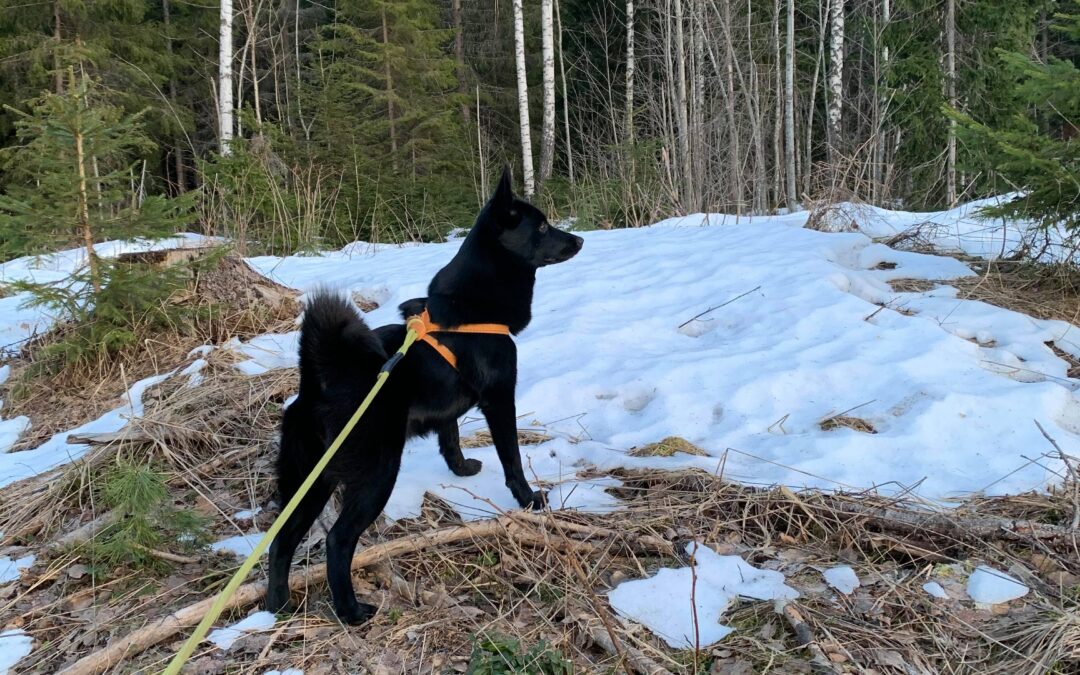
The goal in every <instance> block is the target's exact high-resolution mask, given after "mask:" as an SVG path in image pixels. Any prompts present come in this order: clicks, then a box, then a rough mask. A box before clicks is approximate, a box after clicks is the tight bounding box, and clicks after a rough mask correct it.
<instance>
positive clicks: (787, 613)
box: [779, 602, 843, 673]
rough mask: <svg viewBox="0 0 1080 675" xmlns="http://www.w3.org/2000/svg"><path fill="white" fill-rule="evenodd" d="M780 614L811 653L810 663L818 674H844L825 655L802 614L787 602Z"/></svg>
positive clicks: (801, 645) (802, 645) (800, 643)
mask: <svg viewBox="0 0 1080 675" xmlns="http://www.w3.org/2000/svg"><path fill="white" fill-rule="evenodd" d="M779 611H780V614H782V615H783V616H784V619H786V620H787V622H788V625H789V626H791V629H792V630H793V631H795V637H796V639H798V641H799V646H800V647H803V648H804V649H806V651H808V652H810V663H811V665H813V666H814V667H815V669H816V670H817V671H818V672H824V673H842V672H843V671H842V670H840V667H839V666H837V665H836V664H835V663H833V662H832V661H830V660H829V657H828V656H826V655H825V651H824V650H823V649H822V648H821V645H819V644H818V642H817V640H816V639H815V638H814V631H812V630H811V629H810V624H808V623H807V622H806V619H804V618H803V615H802V613H801V612H800V611H799V610H798V609H796V608H795V605H793V604H792V603H790V602H785V603H784V605H783V606H782V607H780V609H779Z"/></svg>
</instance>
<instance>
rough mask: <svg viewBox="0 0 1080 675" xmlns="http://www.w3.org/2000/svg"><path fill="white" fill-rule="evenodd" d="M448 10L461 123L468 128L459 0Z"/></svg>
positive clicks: (454, 1) (467, 91)
mask: <svg viewBox="0 0 1080 675" xmlns="http://www.w3.org/2000/svg"><path fill="white" fill-rule="evenodd" d="M450 12H451V14H452V15H453V19H454V58H455V60H457V81H458V93H459V94H461V124H462V126H463V127H464V128H466V129H468V128H469V104H467V103H465V97H466V96H468V93H469V89H468V86H467V85H466V83H465V39H464V33H463V32H462V29H461V0H453V2H452V3H451V4H450Z"/></svg>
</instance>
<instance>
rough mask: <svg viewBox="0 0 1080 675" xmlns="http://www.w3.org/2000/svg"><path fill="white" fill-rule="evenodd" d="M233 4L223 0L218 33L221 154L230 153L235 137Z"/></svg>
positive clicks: (228, 0) (219, 136) (219, 135)
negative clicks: (230, 146) (230, 145)
mask: <svg viewBox="0 0 1080 675" xmlns="http://www.w3.org/2000/svg"><path fill="white" fill-rule="evenodd" d="M232 25H233V6H232V0H221V31H220V33H219V34H218V139H219V143H220V149H221V154H223V155H228V154H229V152H230V150H229V144H230V143H231V142H232V139H233V128H234V126H233V83H232V79H233V77H232V60H233V30H232Z"/></svg>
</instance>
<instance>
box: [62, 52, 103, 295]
mask: <svg viewBox="0 0 1080 675" xmlns="http://www.w3.org/2000/svg"><path fill="white" fill-rule="evenodd" d="M68 75H69V79H70V80H71V82H70V86H71V87H73V88H74V87H78V86H79V85H77V84H75V71H74V69H69V70H68ZM76 91H78V90H77V89H76ZM78 96H79V121H78V122H77V125H76V128H75V129H74V136H75V163H76V164H77V165H78V171H79V203H78V208H79V229H80V230H81V232H82V237H83V245H84V246H86V260H87V262H88V263H89V264H90V283H91V285H92V286H93V288H94V295H98V294H100V293H101V270H100V269H99V267H98V258H97V254H96V253H95V252H94V233H93V231H92V230H91V229H90V203H89V201H90V200H89V197H88V196H87V192H86V153H85V152H84V151H83V128H82V116H83V113H84V111H85V106H86V101H85V100H84V99H83V97H82V94H81V93H80V94H78Z"/></svg>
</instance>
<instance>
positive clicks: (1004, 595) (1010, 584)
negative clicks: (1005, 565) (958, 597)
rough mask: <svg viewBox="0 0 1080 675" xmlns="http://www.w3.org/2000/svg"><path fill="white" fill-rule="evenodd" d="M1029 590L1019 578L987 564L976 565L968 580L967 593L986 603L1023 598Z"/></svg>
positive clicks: (972, 597)
mask: <svg viewBox="0 0 1080 675" xmlns="http://www.w3.org/2000/svg"><path fill="white" fill-rule="evenodd" d="M1028 590H1029V589H1028V587H1027V586H1025V585H1024V584H1022V583H1020V581H1019V580H1017V579H1015V578H1013V577H1011V576H1009V575H1008V574H1005V573H1004V572H1001V571H999V570H996V569H994V568H993V567H987V566H986V565H979V566H978V567H976V568H975V571H973V572H972V573H971V576H969V577H968V581H967V594H968V595H969V596H970V597H971V599H972V600H974V601H975V602H978V603H982V604H985V605H996V604H999V603H1002V602H1008V601H1010V600H1016V599H1017V598H1022V597H1024V596H1025V595H1027V594H1028Z"/></svg>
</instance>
